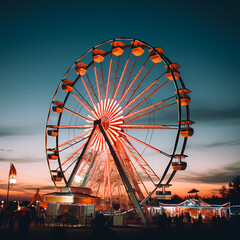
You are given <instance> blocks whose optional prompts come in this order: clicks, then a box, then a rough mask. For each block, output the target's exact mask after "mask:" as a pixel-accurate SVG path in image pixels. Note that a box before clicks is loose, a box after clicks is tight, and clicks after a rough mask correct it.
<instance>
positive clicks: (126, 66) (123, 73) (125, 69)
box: [113, 51, 137, 101]
mask: <svg viewBox="0 0 240 240" xmlns="http://www.w3.org/2000/svg"><path fill="white" fill-rule="evenodd" d="M130 57H131V51H130V52H129V55H128V58H127V61H126V63H125V66H124V68H123V71H122V74H121V77H120V79H119V81H118V85H117V88H116V91H115V93H114V96H113V101H115V99H116V97H117V94H118V91H119V88H120V86H121V83H122V80H123V77H124V75H125V73H126V71H127V68H128V65H129V62H130ZM136 61H137V59H136ZM136 61H135V62H136ZM135 65H136V63H135ZM135 65H134V66H135ZM131 73H132V71H131V72H130V76H131ZM130 76H129V78H130ZM126 86H127V85H126Z"/></svg>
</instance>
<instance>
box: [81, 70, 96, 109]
mask: <svg viewBox="0 0 240 240" xmlns="http://www.w3.org/2000/svg"><path fill="white" fill-rule="evenodd" d="M86 75H87V74H86ZM87 78H88V76H87ZM81 80H82V83H83V85H84V87H85V90H86V91H87V94H88V97H89V98H90V100H91V102H92V105H93V107H94V108H95V107H96V104H95V102H97V101H98V100H97V96H96V93H95V91H94V89H93V86H92V84H91V82H90V80H89V78H88V79H87V80H86V79H84V78H83V77H82V76H81ZM87 83H88V84H87ZM88 85H89V87H88ZM89 88H90V89H91V92H90V89H89ZM91 93H93V94H91ZM93 97H95V98H96V100H95V101H94V100H93Z"/></svg>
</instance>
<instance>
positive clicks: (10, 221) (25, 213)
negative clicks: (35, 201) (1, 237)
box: [0, 208, 46, 238]
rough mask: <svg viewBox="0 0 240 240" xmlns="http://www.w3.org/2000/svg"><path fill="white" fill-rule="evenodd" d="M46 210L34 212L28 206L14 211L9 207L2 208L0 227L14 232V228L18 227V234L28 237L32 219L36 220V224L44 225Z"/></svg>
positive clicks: (10, 232) (0, 210)
mask: <svg viewBox="0 0 240 240" xmlns="http://www.w3.org/2000/svg"><path fill="white" fill-rule="evenodd" d="M45 218H46V217H45V212H44V211H43V210H42V211H41V212H39V213H37V212H32V211H31V210H30V209H28V208H24V210H20V211H16V210H15V211H13V210H11V209H10V210H9V209H7V208H6V209H0V229H1V230H3V231H5V232H8V233H9V234H12V233H13V231H14V229H17V230H16V231H17V232H18V235H19V236H21V237H23V238H26V237H27V235H28V229H29V226H30V223H31V222H32V221H34V222H35V226H36V227H37V226H39V227H43V226H44V221H45Z"/></svg>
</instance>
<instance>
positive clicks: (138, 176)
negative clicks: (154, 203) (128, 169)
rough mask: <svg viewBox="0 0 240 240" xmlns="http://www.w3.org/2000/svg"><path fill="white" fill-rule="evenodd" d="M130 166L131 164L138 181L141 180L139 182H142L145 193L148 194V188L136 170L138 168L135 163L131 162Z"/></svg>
mask: <svg viewBox="0 0 240 240" xmlns="http://www.w3.org/2000/svg"><path fill="white" fill-rule="evenodd" d="M130 164H131V166H132V168H133V169H134V171H135V173H136V175H137V178H138V179H139V181H140V182H141V184H142V186H143V188H144V190H145V192H146V193H147V194H148V190H147V188H146V185H145V184H144V182H143V180H142V178H141V177H140V175H139V173H138V171H137V170H136V168H135V166H134V164H133V162H132V161H130Z"/></svg>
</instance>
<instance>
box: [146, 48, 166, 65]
mask: <svg viewBox="0 0 240 240" xmlns="http://www.w3.org/2000/svg"><path fill="white" fill-rule="evenodd" d="M149 52H150V53H151V54H150V59H151V61H152V62H153V63H160V62H162V57H161V56H160V55H159V53H164V52H165V51H164V50H163V49H162V48H160V47H157V48H155V50H154V49H153V48H151V49H150V50H149Z"/></svg>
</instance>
